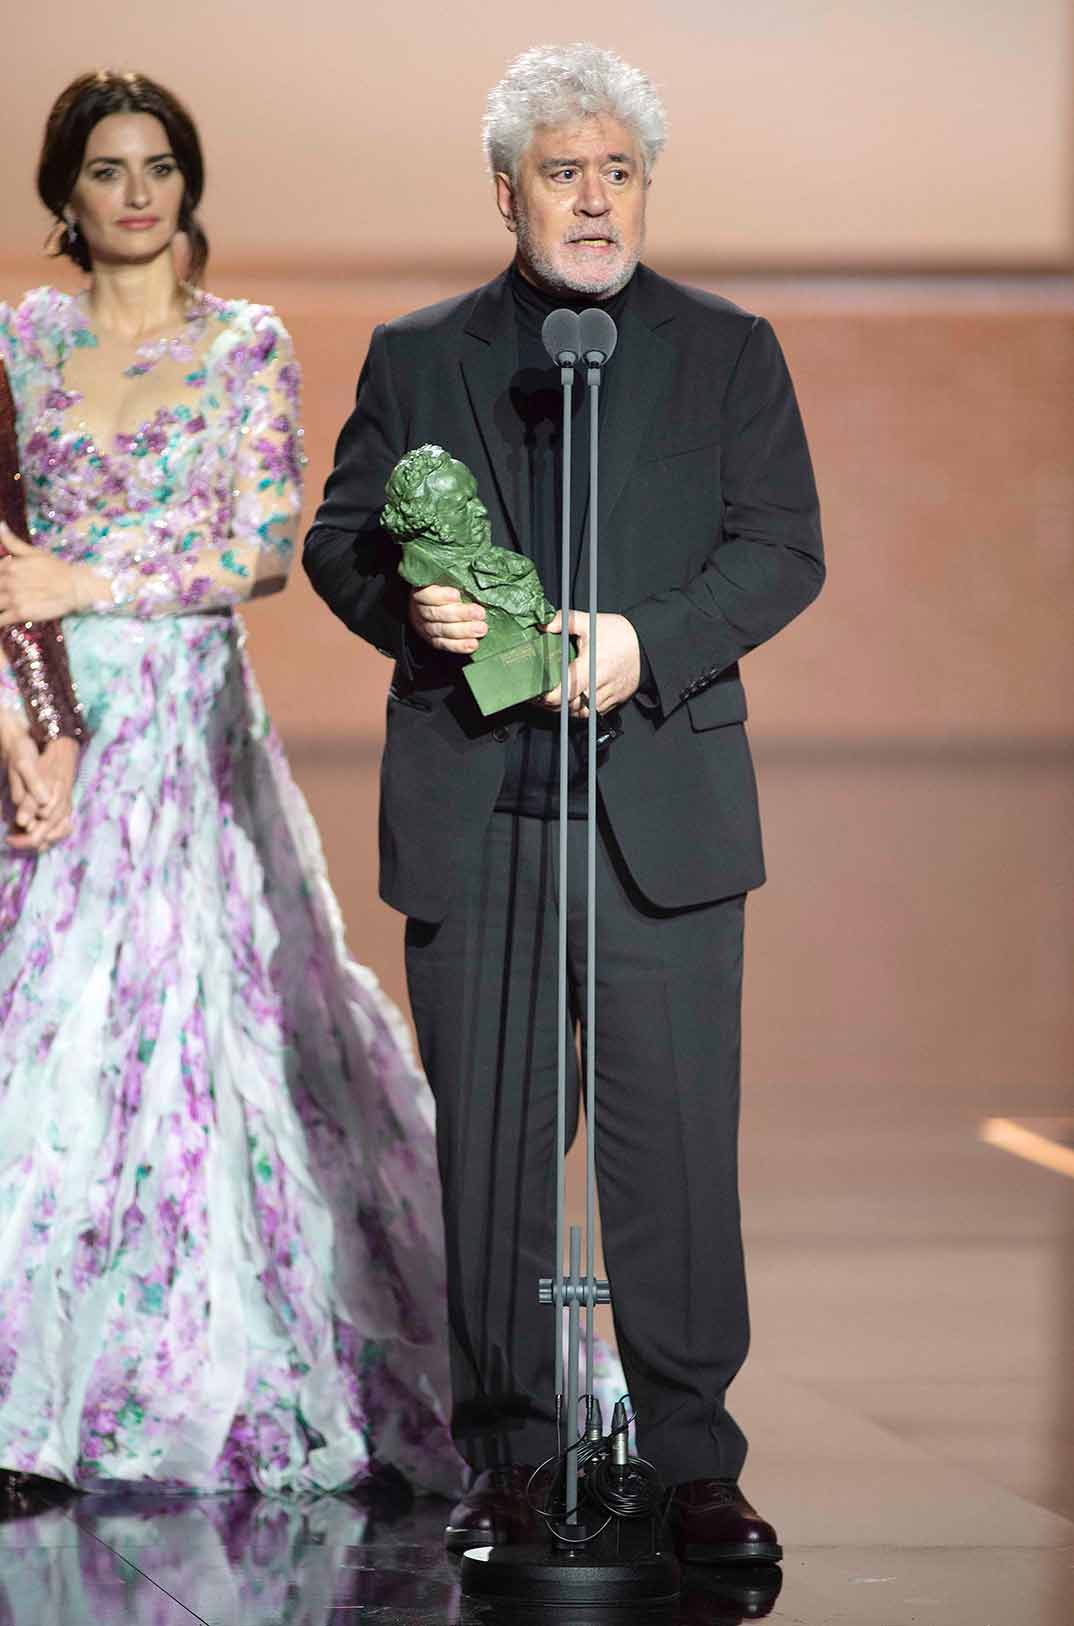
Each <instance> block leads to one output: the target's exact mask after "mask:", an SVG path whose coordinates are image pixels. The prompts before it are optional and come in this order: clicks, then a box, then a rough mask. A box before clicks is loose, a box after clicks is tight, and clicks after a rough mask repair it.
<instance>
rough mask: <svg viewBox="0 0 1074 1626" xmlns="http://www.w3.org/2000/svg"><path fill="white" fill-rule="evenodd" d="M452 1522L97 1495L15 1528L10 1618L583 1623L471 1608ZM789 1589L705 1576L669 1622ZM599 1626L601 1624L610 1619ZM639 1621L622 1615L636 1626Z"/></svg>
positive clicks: (346, 1509)
mask: <svg viewBox="0 0 1074 1626" xmlns="http://www.w3.org/2000/svg"><path fill="white" fill-rule="evenodd" d="M445 1512H446V1507H445V1505H444V1504H442V1503H440V1502H437V1501H421V1502H418V1503H417V1504H415V1506H414V1507H413V1508H411V1509H410V1510H409V1511H407V1512H405V1513H398V1512H394V1513H393V1512H388V1513H384V1512H383V1511H381V1510H379V1509H378V1508H376V1507H375V1506H374V1507H372V1508H371V1507H369V1506H363V1505H360V1504H358V1503H355V1502H352V1501H349V1500H346V1499H343V1498H332V1497H326V1498H323V1499H321V1500H319V1501H316V1502H311V1503H308V1504H305V1505H303V1506H294V1505H289V1504H283V1503H280V1502H274V1501H268V1500H264V1499H261V1498H259V1497H256V1496H235V1497H188V1496H162V1495H152V1494H150V1495H146V1494H140V1493H135V1492H132V1493H111V1494H108V1495H92V1496H83V1497H79V1498H78V1499H77V1500H76V1501H74V1502H73V1503H70V1504H68V1505H66V1506H63V1507H54V1508H45V1509H44V1510H43V1511H40V1512H38V1513H35V1514H23V1515H22V1516H19V1517H14V1518H11V1519H9V1520H7V1521H6V1522H4V1523H2V1524H0V1623H2V1626H44V1623H46V1622H48V1623H49V1626H67V1623H70V1626H76V1623H77V1626H84V1623H93V1626H116V1623H119V1622H123V1623H124V1626H180V1623H184V1626H188V1623H190V1622H195V1623H196V1622H198V1621H202V1622H206V1623H208V1626H284V1623H286V1626H343V1623H344V1622H349V1623H357V1622H360V1621H364V1620H368V1621H371V1622H372V1621H374V1620H375V1621H376V1622H377V1623H378V1626H508V1622H509V1623H510V1626H521V1623H522V1622H523V1621H530V1622H532V1623H533V1626H540V1623H547V1626H568V1616H567V1615H565V1614H557V1613H555V1612H552V1611H542V1610H532V1611H531V1610H526V1611H523V1610H520V1609H519V1608H518V1607H516V1606H503V1605H491V1604H479V1603H476V1602H473V1601H470V1600H466V1599H463V1598H462V1596H461V1593H460V1589H459V1584H458V1572H457V1569H456V1567H455V1566H454V1565H453V1563H452V1562H451V1561H450V1560H449V1559H448V1558H447V1557H446V1556H445V1554H444V1550H443V1546H442V1530H443V1524H444V1518H445ZM781 1579H782V1578H781V1575H780V1572H779V1570H778V1569H776V1568H774V1567H773V1568H765V1569H761V1570H756V1571H753V1570H737V1571H732V1570H728V1571H719V1570H710V1571H704V1572H701V1571H698V1572H691V1573H688V1574H687V1575H686V1576H685V1577H684V1587H683V1595H682V1599H681V1602H680V1604H679V1606H678V1608H677V1609H672V1610H670V1611H669V1612H668V1614H667V1615H666V1616H665V1617H662V1618H663V1619H664V1620H666V1621H667V1622H669V1623H671V1622H674V1623H676V1626H678V1623H689V1626H728V1623H731V1622H735V1623H738V1622H743V1621H750V1620H761V1619H763V1618H764V1617H765V1616H766V1615H768V1614H769V1613H770V1612H771V1610H772V1608H773V1605H774V1603H775V1600H776V1598H777V1596H778V1594H779V1589H780V1585H781ZM576 1617H577V1611H571V1612H570V1626H575V1622H576ZM586 1618H587V1621H588V1622H589V1623H590V1626H600V1618H601V1617H600V1615H599V1611H590V1610H587V1611H586ZM609 1618H612V1617H609ZM631 1618H632V1612H631V1611H629V1610H626V1611H624V1610H623V1609H621V1608H620V1609H617V1610H616V1611H615V1612H614V1619H615V1620H616V1621H617V1622H620V1623H623V1626H625V1623H626V1622H629V1620H630V1619H631ZM646 1618H647V1619H650V1620H651V1619H652V1617H651V1616H648V1617H646Z"/></svg>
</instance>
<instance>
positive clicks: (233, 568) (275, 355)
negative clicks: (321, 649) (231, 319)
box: [86, 309, 303, 617]
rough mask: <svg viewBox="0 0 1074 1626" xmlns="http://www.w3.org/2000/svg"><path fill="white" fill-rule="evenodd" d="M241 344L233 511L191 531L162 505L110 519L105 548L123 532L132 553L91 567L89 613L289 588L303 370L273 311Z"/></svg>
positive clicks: (219, 600)
mask: <svg viewBox="0 0 1074 1626" xmlns="http://www.w3.org/2000/svg"><path fill="white" fill-rule="evenodd" d="M242 339H243V342H242V343H241V344H239V345H237V346H236V349H235V351H234V354H233V361H234V366H233V371H232V372H231V373H230V374H229V384H228V387H229V389H230V390H231V392H232V397H233V401H232V404H233V409H234V413H235V416H236V420H237V422H238V424H239V450H238V454H237V457H236V462H235V470H234V480H233V484H232V486H231V488H230V505H229V506H228V508H227V509H226V510H222V511H221V512H220V513H218V515H217V516H216V517H215V520H214V521H213V522H210V523H201V524H195V525H190V524H188V523H187V522H186V518H185V516H184V515H183V512H182V510H181V509H179V510H176V509H174V508H169V507H166V506H161V507H159V508H152V509H150V510H148V511H147V512H140V513H137V514H132V515H131V516H130V518H129V520H127V519H125V518H124V519H119V520H113V521H111V522H110V525H109V529H110V530H111V531H112V536H111V537H110V538H109V541H110V542H114V541H115V540H117V539H118V537H117V533H118V536H119V537H122V538H123V540H124V542H125V543H126V546H125V547H124V549H123V550H122V551H121V552H117V550H116V549H115V548H114V547H109V549H108V550H107V551H108V554H109V555H110V557H111V558H112V559H114V560H116V561H117V562H116V563H115V564H114V565H112V566H102V565H101V564H99V563H95V566H94V568H95V570H96V572H97V574H98V576H99V577H100V578H101V579H102V585H101V591H100V593H99V595H98V596H97V597H96V598H95V599H94V600H93V602H92V604H89V605H87V606H86V607H87V608H91V609H93V610H94V611H97V612H106V613H107V612H109V611H112V612H118V613H120V614H122V615H134V616H144V617H155V616H167V615H182V614H186V613H190V612H192V611H197V610H210V609H218V608H222V607H226V606H229V605H234V604H241V603H242V602H244V600H246V599H249V598H253V597H255V596H257V595H259V594H261V593H266V592H273V591H275V590H277V589H279V588H280V587H282V586H283V584H284V581H285V580H286V577H287V572H288V568H289V566H290V562H291V556H292V553H293V551H294V543H295V535H296V532H297V529H298V520H299V514H300V511H301V507H302V462H303V459H302V453H301V433H302V432H301V429H300V428H299V422H298V409H299V371H298V366H297V363H296V362H295V360H294V352H293V348H292V345H291V340H290V336H289V335H288V333H287V331H286V329H285V328H284V327H283V325H282V323H281V322H280V321H279V319H278V318H277V317H276V316H275V315H274V313H273V312H271V311H268V310H263V309H262V310H260V311H258V312H256V313H255V316H254V318H253V319H252V320H251V324H250V331H249V334H247V335H243V336H242ZM95 523H96V528H97V534H98V537H99V535H100V522H99V521H98V522H94V521H92V520H87V521H86V530H87V538H86V539H87V540H88V539H89V538H88V533H89V531H90V530H91V529H92V528H93V526H94V524H95ZM124 533H129V535H126V536H125V535H124Z"/></svg>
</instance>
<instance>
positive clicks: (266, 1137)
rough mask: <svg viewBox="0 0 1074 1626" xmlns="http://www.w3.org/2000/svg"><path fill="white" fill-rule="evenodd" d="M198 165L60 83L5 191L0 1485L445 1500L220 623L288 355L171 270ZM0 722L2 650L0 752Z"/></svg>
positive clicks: (388, 1262) (197, 262) (358, 1018)
mask: <svg viewBox="0 0 1074 1626" xmlns="http://www.w3.org/2000/svg"><path fill="white" fill-rule="evenodd" d="M201 181H202V170H201V155H200V152H199V150H198V140H197V134H196V131H195V129H194V126H193V124H192V122H191V120H190V118H189V115H187V114H186V112H185V111H184V109H183V108H182V106H181V105H180V104H179V103H178V102H177V101H176V100H175V98H174V97H172V96H171V95H170V94H169V93H168V92H167V91H165V90H164V89H163V88H162V87H160V86H158V85H155V84H153V83H152V82H151V81H149V80H146V79H142V78H139V77H137V76H134V75H116V74H100V75H87V76H85V77H84V78H82V79H80V80H77V81H76V82H75V83H74V84H73V85H72V86H71V87H70V88H69V89H68V90H67V91H66V92H65V93H64V95H63V96H62V97H61V98H60V100H59V102H58V103H57V105H56V108H55V109H54V110H53V113H52V116H51V119H50V121H49V125H48V129H47V132H46V138H45V148H44V152H43V155H42V162H41V169H40V175H39V189H40V191H41V194H42V197H43V198H44V200H45V202H46V204H47V205H48V206H49V207H50V208H51V209H52V210H53V211H54V213H55V214H56V215H57V217H60V219H59V222H58V224H59V229H60V230H62V233H63V236H62V249H63V251H64V252H66V253H68V254H69V256H70V257H71V258H73V259H75V260H76V261H77V262H78V263H79V264H80V265H81V266H82V267H83V268H84V269H85V270H87V271H88V272H89V273H90V279H89V285H88V288H87V290H86V291H85V292H84V293H82V294H80V295H78V296H76V297H71V296H69V295H67V294H65V293H60V292H57V291H56V290H54V289H52V288H39V289H36V290H35V291H34V292H32V293H30V294H28V295H27V296H26V297H25V298H24V299H23V301H22V302H21V304H19V305H18V307H17V308H14V309H12V308H9V307H6V306H0V358H2V360H3V362H4V364H5V366H6V369H7V372H8V374H9V377H10V380H11V384H12V388H13V391H14V396H15V403H16V409H17V422H18V438H19V448H20V452H21V460H22V479H23V488H24V491H25V494H26V499H27V507H28V514H29V521H30V526H31V529H32V532H33V537H32V541H33V546H32V547H30V546H28V545H26V544H25V543H24V542H20V541H19V540H18V539H17V538H16V537H15V536H14V535H13V534H12V533H11V532H10V531H8V530H5V531H4V532H3V540H4V542H5V544H6V546H7V549H8V551H9V553H10V554H11V555H12V557H10V558H7V559H5V560H3V561H0V624H2V625H3V626H6V627H10V626H12V625H13V624H16V623H23V622H25V621H27V620H38V621H40V620H44V619H48V618H55V617H63V627H64V633H65V637H66V647H67V651H68V656H69V660H70V665H71V671H72V674H73V677H74V681H75V685H76V688H77V691H78V695H79V697H80V700H81V704H82V708H83V712H84V719H85V725H86V734H87V740H86V743H85V744H84V746H83V748H82V751H81V761H80V763H79V768H78V775H77V779H76V782H75V789H74V797H73V830H72V833H71V834H69V835H68V836H67V837H66V839H63V840H55V841H54V842H52V841H43V842H41V843H39V844H38V845H39V848H40V850H36V851H28V850H26V848H25V844H24V847H23V850H15V849H13V848H12V847H11V846H8V847H0V1469H2V1470H5V1471H6V1472H7V1474H8V1476H9V1477H10V1475H11V1474H13V1473H24V1474H25V1473H29V1474H37V1475H44V1476H47V1477H49V1478H52V1479H55V1480H62V1481H65V1482H67V1483H69V1484H75V1485H78V1486H82V1487H94V1486H96V1487H100V1486H103V1485H106V1484H110V1483H115V1482H117V1481H118V1482H131V1481H134V1482H143V1483H144V1482H151V1483H153V1484H155V1485H156V1486H158V1487H160V1486H169V1487H177V1488H186V1489H198V1490H221V1489H228V1488H236V1487H239V1488H245V1487H256V1488H259V1489H261V1490H263V1491H269V1492H278V1493H302V1492H316V1491H323V1490H331V1489H334V1488H339V1487H343V1486H349V1485H352V1484H354V1483H357V1482H359V1481H361V1480H362V1479H363V1478H365V1477H366V1476H368V1475H369V1474H370V1473H371V1471H372V1470H373V1469H374V1468H375V1467H376V1466H377V1465H378V1464H390V1465H392V1466H394V1467H395V1468H397V1469H399V1470H401V1471H402V1472H403V1473H404V1474H405V1475H406V1476H407V1478H408V1479H409V1480H410V1481H411V1482H412V1483H413V1484H414V1485H415V1486H416V1487H418V1488H422V1489H433V1490H439V1491H443V1492H451V1491H453V1490H455V1489H456V1488H457V1486H458V1484H459V1482H460V1478H461V1472H462V1469H461V1464H460V1462H459V1459H458V1457H457V1456H456V1454H455V1451H454V1448H453V1446H452V1443H451V1438H450V1433H449V1428H448V1421H447V1418H448V1398H447V1397H448V1379H447V1369H446V1356H445V1349H444V1338H443V1327H442V1323H443V1315H444V1303H443V1289H442V1282H441V1262H440V1260H441V1254H440V1250H441V1241H440V1234H439V1233H440V1220H439V1195H438V1183H437V1178H436V1167H435V1156H434V1147H433V1138H432V1132H431V1105H430V1098H429V1096H428V1093H427V1090H426V1087H425V1085H424V1083H423V1081H422V1079H421V1077H420V1074H419V1073H418V1071H417V1069H416V1066H415V1063H414V1061H413V1059H412V1053H411V1048H410V1043H409V1039H408V1036H407V1034H406V1032H405V1029H404V1026H403V1023H402V1021H401V1019H400V1017H399V1014H398V1012H397V1011H396V1010H395V1009H394V1007H393V1006H392V1005H391V1004H390V1002H389V1001H388V1000H387V999H386V997H385V996H384V995H383V994H382V992H381V991H380V989H379V987H378V985H377V982H376V979H375V977H374V976H373V975H372V973H371V972H369V971H367V970H364V969H363V968H361V967H360V966H358V965H355V964H354V962H353V961H352V960H350V959H349V958H348V956H347V954H346V951H345V948H344V944H343V934H342V927H341V923H340V918H339V913H338V910H337V907H336V904H335V901H334V899H333V896H332V894H331V891H330V890H329V887H328V883H327V880H326V877H325V869H324V861H323V858H322V854H321V850H320V846H319V843H318V839H317V834H316V831H315V829H314V826H313V824H312V822H311V819H310V816H309V813H308V811H307V809H306V806H305V804H304V802H303V800H302V797H301V795H300V793H299V792H298V790H297V788H296V787H295V784H294V782H293V780H292V778H291V776H290V773H289V772H288V768H287V764H286V762H285V760H284V758H283V755H282V753H281V750H280V746H279V744H278V741H277V740H276V737H275V735H274V734H273V732H272V729H271V727H270V725H269V722H268V720H267V718H266V716H265V712H264V709H263V706H262V703H261V700H260V698H259V696H258V693H257V689H256V687H255V685H254V682H253V679H252V676H251V673H250V669H249V666H248V664H247V662H246V658H245V655H244V652H243V635H242V625H241V622H240V621H239V619H238V617H237V616H236V614H235V607H236V606H237V605H239V604H240V603H242V602H244V601H245V600H247V599H248V598H251V597H254V596H257V595H258V594H260V593H262V592H266V591H272V590H275V589H277V588H280V587H282V586H283V584H284V580H285V577H286V573H287V568H288V563H289V560H290V555H291V549H292V544H293V540H294V535H295V530H296V527H297V523H298V516H299V507H300V473H301V463H302V457H301V453H300V440H299V436H300V433H301V432H300V430H299V428H298V387H299V377H298V371H297V368H296V366H295V362H294V360H293V358H292V351H291V343H290V340H289V338H288V335H287V333H286V331H285V330H284V328H283V326H282V325H281V323H280V321H279V319H278V318H277V317H276V316H275V314H274V313H273V312H272V311H271V310H269V309H267V308H266V307H264V306H258V305H252V304H248V303H247V302H245V301H243V300H222V299H216V298H212V297H210V296H209V295H208V294H204V293H200V292H198V291H196V290H195V288H194V287H192V286H190V285H188V284H186V283H183V282H181V281H180V280H179V278H178V277H177V275H176V271H175V269H174V265H175V261H174V258H173V239H174V238H175V237H176V236H177V234H179V233H182V234H183V235H184V237H185V239H186V245H187V253H188V255H189V259H190V261H191V264H192V270H193V275H194V277H195V278H196V276H197V274H198V272H199V271H200V269H201V265H202V264H203V263H204V258H205V247H206V245H205V240H204V237H203V235H202V234H201V231H200V228H199V226H198V224H197V220H196V217H195V215H194V209H195V208H196V205H197V202H198V198H199V196H200V192H201ZM21 706H22V701H21V699H20V696H19V694H18V691H17V689H16V687H15V684H14V680H13V675H12V672H11V670H10V669H9V668H7V667H6V665H5V666H4V667H3V668H0V707H2V708H3V712H4V718H5V727H6V729H7V733H6V734H3V735H0V737H2V738H7V739H10V738H11V730H12V729H14V730H15V731H16V733H17V731H18V730H19V729H20V728H22V727H24V726H25V725H24V722H23V720H22V714H21ZM62 829H63V826H62V819H53V823H52V830H53V834H55V833H56V832H57V831H59V833H60V834H62Z"/></svg>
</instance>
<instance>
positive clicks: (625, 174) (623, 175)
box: [608, 169, 630, 181]
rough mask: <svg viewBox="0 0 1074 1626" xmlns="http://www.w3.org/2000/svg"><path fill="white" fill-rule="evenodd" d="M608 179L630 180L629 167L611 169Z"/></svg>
mask: <svg viewBox="0 0 1074 1626" xmlns="http://www.w3.org/2000/svg"><path fill="white" fill-rule="evenodd" d="M608 179H609V180H610V181H629V179H630V171H629V170H628V169H613V170H609V172H608Z"/></svg>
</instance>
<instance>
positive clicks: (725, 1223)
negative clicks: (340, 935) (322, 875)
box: [406, 813, 749, 1484]
mask: <svg viewBox="0 0 1074 1626" xmlns="http://www.w3.org/2000/svg"><path fill="white" fill-rule="evenodd" d="M582 832H583V827H582V826H580V825H579V826H575V828H574V829H573V830H572V838H573V839H572V841H571V847H570V852H571V857H570V865H569V875H568V885H567V897H566V900H565V903H564V900H561V899H560V897H559V896H558V889H557V877H556V871H555V861H556V851H557V836H556V826H555V824H554V823H545V822H543V821H541V820H539V819H529V818H519V817H515V816H513V815H510V814H504V813H496V814H494V815H493V818H492V822H491V824H490V827H489V830H488V835H487V839H486V841H485V844H484V849H483V853H482V856H481V858H480V860H479V861H478V862H477V863H476V864H475V866H474V870H473V873H467V874H463V875H461V876H460V877H459V885H458V891H457V894H456V901H455V903H454V904H453V907H452V909H451V911H450V912H449V914H448V916H447V918H446V919H445V920H444V921H442V922H441V923H440V924H438V925H430V924H429V923H427V922H422V921H417V920H410V921H408V922H407V938H406V943H407V946H406V958H407V978H408V983H409V991H410V1000H411V1005H412V1008H413V1013H414V1020H415V1024H416V1027H417V1032H418V1042H419V1045H420V1048H421V1054H422V1060H423V1062H424V1065H425V1068H426V1071H427V1074H428V1077H429V1080H430V1083H431V1085H432V1089H433V1093H434V1095H435V1097H436V1107H437V1138H438V1148H439V1162H440V1174H441V1179H442V1182H443V1194H444V1220H445V1228H446V1236H447V1261H448V1304H449V1321H450V1341H451V1361H452V1379H453V1389H454V1411H453V1420H452V1427H453V1432H454V1435H455V1439H456V1443H457V1445H458V1447H459V1450H460V1451H461V1453H462V1455H463V1456H464V1457H465V1458H466V1460H467V1461H468V1462H469V1463H470V1464H471V1465H472V1466H473V1467H474V1468H475V1469H482V1468H487V1467H493V1466H497V1465H500V1464H506V1463H537V1462H540V1461H543V1460H544V1459H545V1458H547V1457H548V1456H550V1455H551V1454H552V1452H553V1451H554V1449H555V1438H554V1423H553V1419H554V1378H553V1371H554V1366H553V1362H554V1354H555V1346H554V1330H553V1311H552V1310H551V1309H550V1308H548V1307H547V1306H543V1305H541V1304H539V1302H538V1293H537V1283H538V1279H539V1278H540V1277H541V1276H551V1275H554V1274H555V1269H554V1264H553V1255H554V1247H555V1244H554V1234H555V1150H556V1149H555V1110H556V1066H557V1028H558V1016H557V987H556V948H557V922H558V913H559V909H560V908H561V907H563V906H565V907H566V910H567V921H568V945H569V981H568V987H569V991H570V1002H571V1008H572V1011H573V1014H574V1019H575V1020H576V1021H577V1022H578V1023H580V1025H581V1030H582V1043H583V1045H584V1044H585V1042H586V1038H587V1031H588V1021H587V1012H586V1011H585V1009H584V1000H585V948H586V944H585V917H584V909H585V845H584V839H583V833H582ZM600 835H601V839H600V841H599V844H598V866H597V984H596V1040H597V1107H596V1116H597V1185H598V1194H599V1201H600V1215H601V1228H602V1235H603V1243H604V1256H605V1264H606V1267H607V1272H608V1279H609V1281H610V1283H611V1289H612V1305H613V1314H614V1319H615V1329H616V1338H617V1341H618V1345H619V1353H620V1356H621V1358H622V1361H623V1366H624V1368H625V1371H626V1378H627V1383H628V1385H629V1389H630V1395H631V1400H632V1402H633V1405H634V1408H635V1411H636V1414H637V1431H638V1443H639V1448H640V1450H641V1452H642V1454H643V1455H644V1456H647V1457H648V1458H649V1459H650V1460H651V1461H652V1462H653V1463H654V1464H655V1466H656V1467H657V1469H658V1470H659V1472H660V1474H661V1476H662V1477H663V1478H664V1480H665V1482H666V1483H669V1484H675V1483H681V1482H682V1481H684V1480H687V1479H697V1478H707V1477H710V1476H725V1477H737V1475H738V1472H739V1470H740V1468H741V1466H742V1461H743V1459H744V1457H745V1452H746V1441H745V1438H744V1436H743V1434H742V1432H741V1430H740V1429H739V1428H738V1427H737V1425H736V1424H735V1422H734V1421H733V1419H732V1418H731V1417H730V1415H729V1414H728V1412H727V1410H726V1409H725V1405H724V1396H725V1392H726V1390H727V1386H728V1384H729V1383H730V1382H731V1379H732V1378H733V1377H734V1375H735V1373H736V1372H737V1370H738V1368H739V1367H740V1366H741V1364H742V1361H743V1360H744V1359H745V1355H746V1349H747V1345H748V1340H749V1324H748V1314H747V1307H746V1289H745V1277H744V1270H743V1259H742V1242H741V1233H740V1225H739V1203H738V1150H737V1148H738V1114H739V1035H740V1006H741V984H742V936H743V920H744V904H745V899H744V898H743V897H741V896H739V897H734V898H728V899H724V900H721V901H719V902H716V903H712V904H706V905H702V906H699V907H697V908H693V909H687V910H681V911H675V912H668V911H663V910H657V909H655V908H653V907H652V906H650V905H649V904H647V903H646V902H645V900H644V899H642V898H641V897H640V896H639V895H638V893H637V892H636V889H635V888H634V887H633V885H632V883H631V881H630V878H629V876H628V875H627V873H626V871H625V869H624V867H623V864H622V861H621V859H620V857H619V855H618V853H617V851H616V849H615V846H614V839H613V837H612V836H611V834H610V832H609V831H608V830H607V828H606V827H605V826H604V825H603V822H602V828H601V832H600ZM568 1100H569V1117H568V1132H569V1133H571V1132H572V1131H573V1128H574V1127H576V1126H577V1115H578V1101H579V1090H578V1079H577V1077H576V1076H573V1069H572V1075H571V1076H569V1077H568ZM606 1421H607V1419H606Z"/></svg>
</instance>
